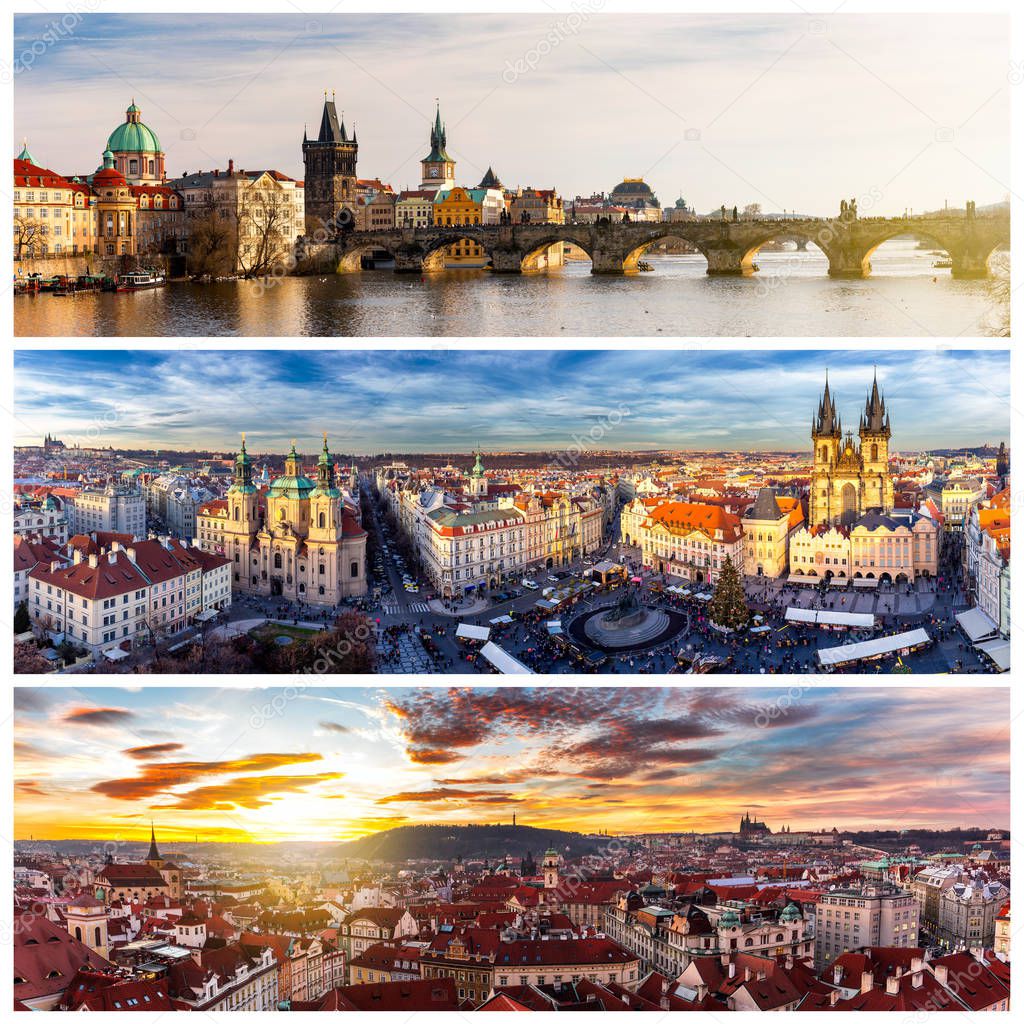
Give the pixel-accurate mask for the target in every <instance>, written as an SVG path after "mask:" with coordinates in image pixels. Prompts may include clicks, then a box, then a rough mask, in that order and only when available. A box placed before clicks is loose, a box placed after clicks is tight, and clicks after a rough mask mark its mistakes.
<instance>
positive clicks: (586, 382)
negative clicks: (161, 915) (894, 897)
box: [14, 350, 1010, 674]
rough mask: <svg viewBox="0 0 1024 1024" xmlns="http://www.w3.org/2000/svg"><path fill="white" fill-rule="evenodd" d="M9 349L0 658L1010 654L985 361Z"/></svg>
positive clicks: (998, 451) (775, 663) (431, 667)
mask: <svg viewBox="0 0 1024 1024" xmlns="http://www.w3.org/2000/svg"><path fill="white" fill-rule="evenodd" d="M872 359H876V360H877V363H876V364H874V365H873V364H872V362H871V360H872ZM15 366H16V382H15V389H16V394H17V396H18V402H17V407H16V413H17V418H18V427H17V429H18V431H19V432H20V436H18V437H17V438H16V446H15V465H14V472H15V489H16V494H17V506H16V511H15V541H16V543H15V605H16V616H17V622H16V634H17V637H18V642H17V644H16V646H15V667H16V669H17V670H18V671H19V672H38V671H58V672H59V671H72V672H75V673H76V674H78V673H81V672H83V671H87V672H96V671H102V672H112V671H117V672H131V673H138V672H142V673H153V672H158V673H167V672H170V673H179V672H189V673H212V672H231V673H238V672H258V673H263V672H275V673H294V672H308V673H325V672H329V673H351V672H386V673H408V672H412V673H423V672H442V673H478V674H479V673H484V674H488V673H495V672H496V673H533V672H535V673H544V674H546V673H578V672H594V673H637V672H658V673H663V672H682V673H714V672H757V673H772V672H801V673H806V672H810V673H821V672H869V673H878V672H931V673H934V672H959V673H992V672H1000V671H1005V670H1006V669H1007V668H1008V667H1009V658H1010V642H1009V635H1010V598H1009V577H1010V569H1009V546H1010V505H1009V493H1010V492H1009V476H1010V459H1009V454H1008V445H1007V439H1008V436H1009V435H1008V428H1009V416H1008V410H1007V403H1008V400H1009V360H1008V356H1007V355H1006V353H1003V352H998V351H994V352H958V351H947V352H934V351H931V352H902V353H893V352H884V351H871V352H868V353H861V352H860V351H855V352H851V351H849V350H841V351H828V352H819V351H813V352H788V353H784V352H749V351H748V352H740V351H734V352H729V353H724V352H708V353H698V352H666V351H631V352H608V351H585V352H580V351H566V352H546V351H533V352H526V351H490V352H446V353H438V352H403V351H395V352H386V351H370V352H351V351H346V352H334V351H329V352H289V353H280V352H274V351H245V352H237V351H235V352H231V353H222V352H216V353H211V352H205V351H204V352H191V353H182V352H173V351H160V352H154V351H147V352H130V351H124V350H119V351H110V352H81V351H66V350H65V351H59V352H58V351H48V352H38V351H37V352H29V351H23V352H19V353H17V356H16V361H15ZM766 379H771V380H772V381H773V388H772V391H771V392H766V391H765V389H764V386H763V382H764V381H765V380H766ZM71 392H73V393H74V396H75V398H74V401H72V402H70V403H67V402H65V401H64V398H63V396H65V395H69V394H70V393H71ZM210 394H214V395H216V396H217V400H216V403H215V404H214V405H209V404H204V397H205V396H207V395H210ZM952 404H955V406H956V408H957V410H958V414H957V416H956V418H955V419H951V418H948V417H945V418H944V416H943V410H944V409H948V408H950V407H951V405H952ZM198 410H204V411H203V412H202V413H201V414H199V415H196V413H197V411H198Z"/></svg>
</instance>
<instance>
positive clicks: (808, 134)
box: [14, 0, 1013, 215]
mask: <svg viewBox="0 0 1024 1024" xmlns="http://www.w3.org/2000/svg"><path fill="white" fill-rule="evenodd" d="M521 6H522V7H523V8H527V7H532V8H533V10H534V11H535V12H536V13H526V11H525V10H524V11H523V13H520V14H510V13H501V12H486V13H484V12H482V11H480V9H479V5H466V4H463V5H462V11H461V13H449V14H443V13H438V14H417V15H409V14H397V15H390V14H386V13H383V12H382V11H380V10H379V9H375V10H373V11H372V13H362V14H360V13H356V12H354V11H352V10H351V9H350V8H349V5H348V4H346V5H345V7H344V9H343V10H341V11H338V12H337V13H330V14H322V13H318V12H316V11H309V12H305V11H303V10H297V9H296V5H287V4H282V5H281V9H282V11H285V12H287V13H284V14H282V15H267V16H264V15H255V14H251V13H248V12H237V11H236V12H233V13H228V14H222V13H217V12H200V11H197V12H194V13H188V14H181V15H154V14H120V13H107V12H105V11H104V12H96V13H88V14H85V15H83V16H82V17H81V18H79V17H78V15H77V14H73V15H67V14H66V12H62V13H65V15H66V16H65V19H64V20H65V22H66V23H67V27H66V29H65V30H64V31H62V32H60V33H57V34H56V37H55V41H54V42H52V43H50V44H49V45H46V44H45V43H44V41H45V40H46V39H47V31H48V28H49V26H50V25H51V23H53V22H54V21H55V15H54V14H41V13H33V14H31V15H21V16H19V17H18V18H16V19H15V33H14V56H15V65H14V67H15V75H14V82H15V110H14V132H15V140H16V145H17V146H18V147H19V148H20V145H21V139H22V137H23V136H27V138H28V140H29V146H30V149H31V152H32V154H33V156H34V157H35V159H36V160H37V161H39V162H40V163H42V164H43V165H44V166H46V167H49V168H52V169H54V170H56V171H58V172H61V173H66V174H88V173H91V172H92V171H93V170H94V169H95V168H96V167H97V166H98V165H99V164H100V162H101V154H102V152H103V148H104V145H105V144H106V140H107V137H108V136H109V134H110V133H111V132H112V131H113V129H114V128H115V127H116V126H117V125H118V124H119V123H120V122H122V121H123V120H124V112H125V108H126V107H127V106H128V104H129V103H130V102H132V100H133V99H134V100H135V102H136V103H137V104H138V105H139V107H141V109H142V117H143V120H144V121H145V123H146V124H147V125H148V126H149V127H151V128H152V129H153V130H154V131H155V132H156V133H157V135H158V137H159V138H160V141H161V143H162V145H163V148H164V150H165V152H166V154H167V169H168V173H169V174H170V175H171V176H172V177H173V176H177V175H180V174H181V173H183V172H184V171H195V170H198V169H204V170H213V169H214V168H217V167H219V168H226V167H227V163H228V160H229V159H234V161H235V166H236V167H246V168H253V167H260V168H265V167H274V168H276V169H278V170H281V171H284V172H285V173H286V174H289V175H291V176H293V177H302V175H303V168H302V154H301V141H302V132H303V128H304V126H308V128H309V129H310V131H311V132H314V133H315V132H316V130H317V128H318V126H319V123H320V113H321V105H322V102H323V95H324V90H325V89H328V90H334V91H335V92H336V94H337V104H338V107H339V109H340V110H342V111H344V115H345V120H346V122H347V124H348V127H349V128H350V129H351V128H352V127H353V125H354V126H355V128H356V129H357V132H358V137H359V174H360V176H362V177H367V178H371V177H380V178H381V179H383V180H384V181H386V182H389V183H390V184H392V185H393V186H394V187H395V188H396V189H401V188H406V187H409V188H415V187H416V186H417V184H418V182H419V173H420V168H419V160H420V159H421V158H422V157H424V156H425V155H426V153H427V148H428V147H427V140H428V133H429V124H430V122H431V120H432V119H433V116H434V101H435V97H438V98H439V99H440V102H441V111H442V114H443V116H444V118H445V120H446V122H447V128H448V147H447V148H448V151H449V152H450V153H451V155H452V157H453V158H454V159H455V160H456V163H457V180H458V183H459V184H461V185H470V186H473V185H476V183H477V182H479V181H480V179H481V178H482V176H483V174H484V172H485V170H486V169H487V167H488V166H489V165H490V166H493V168H494V170H495V171H496V172H497V173H498V174H499V176H500V177H501V179H502V180H503V182H504V183H505V184H506V185H508V186H516V185H523V186H526V185H533V186H535V187H537V188H551V187H554V188H556V189H558V190H559V191H560V192H561V193H562V194H563V195H565V196H568V197H570V198H571V197H573V196H575V195H577V194H582V195H590V193H591V192H592V191H594V190H598V191H608V190H610V189H611V188H612V187H613V186H614V185H615V184H616V183H617V182H619V181H621V180H622V179H623V178H624V177H640V176H642V177H644V178H645V179H646V180H647V181H648V182H649V183H651V185H652V186H653V187H654V189H655V191H656V192H657V193H658V195H659V197H660V199H661V201H662V203H663V205H666V206H667V205H671V204H672V203H673V202H674V201H675V199H676V198H677V196H679V195H682V196H684V197H685V198H686V199H687V200H688V201H689V203H690V204H691V205H693V206H695V207H696V208H697V209H698V210H700V211H702V212H707V211H710V210H712V209H717V208H718V206H719V204H721V203H725V204H726V205H728V206H730V207H731V206H732V205H733V204H738V205H739V206H740V207H742V206H744V205H745V204H747V203H752V202H758V203H761V204H762V206H763V207H764V209H765V210H771V211H776V210H777V211H781V210H794V209H796V210H799V211H800V212H806V213H813V214H825V213H834V212H837V211H838V206H839V199H840V197H850V196H859V197H861V202H860V208H861V210H862V212H865V211H866V210H867V208H868V206H869V205H870V206H871V208H872V212H874V213H884V214H896V215H899V214H902V212H903V211H904V210H905V209H906V208H908V207H910V208H913V209H914V210H926V209H937V208H940V207H941V206H942V205H943V203H945V202H946V200H949V202H950V204H951V205H956V206H961V207H962V206H963V202H964V200H965V199H968V198H973V199H975V200H976V201H977V202H978V205H979V206H983V205H985V204H986V203H989V202H995V201H999V200H1002V199H1004V198H1005V197H1006V195H1007V193H1008V192H1009V157H1010V150H1009V139H1010V135H1009V126H1010V91H1011V86H1010V83H1011V81H1012V80H1013V77H1012V74H1011V65H1010V56H1011V55H1010V51H1009V40H1010V32H1009V24H1008V18H1007V17H1006V16H1005V15H998V14H990V13H986V12H984V11H981V10H976V9H972V10H970V11H965V12H964V13H960V14H941V13H935V12H929V13H922V14H918V15H916V16H915V15H907V14H895V13H894V14H888V13H883V14H864V15H857V14H852V13H849V12H848V11H847V10H844V11H842V12H841V13H834V14H812V13H807V12H803V11H802V10H798V9H797V8H798V5H796V4H794V5H793V9H792V11H791V12H789V13H787V14H690V15H683V14H665V13H651V14H644V15H641V14H639V13H638V12H637V11H636V10H635V9H634V7H633V6H632V5H630V4H629V3H627V2H619V3H615V2H608V0H575V2H573V3H572V4H571V5H570V4H569V3H557V2H547V3H544V4H541V3H532V4H523V5H521ZM74 10H75V11H77V10H78V8H74ZM560 11H561V12H568V11H572V12H574V14H573V16H572V17H569V16H568V15H567V14H566V13H560ZM51 35H52V34H51ZM33 46H34V47H35V49H33ZM869 197H870V204H869V202H868V198H869Z"/></svg>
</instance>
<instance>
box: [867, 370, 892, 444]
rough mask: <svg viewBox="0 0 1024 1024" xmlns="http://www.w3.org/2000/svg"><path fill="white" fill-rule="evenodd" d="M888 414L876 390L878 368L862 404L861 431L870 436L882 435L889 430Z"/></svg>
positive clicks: (883, 400) (883, 401)
mask: <svg viewBox="0 0 1024 1024" xmlns="http://www.w3.org/2000/svg"><path fill="white" fill-rule="evenodd" d="M888 423H889V414H888V413H887V412H886V409H885V399H884V398H883V397H882V395H881V393H880V392H879V390H878V367H877V366H876V367H875V377H874V380H873V381H872V383H871V391H870V392H869V393H868V397H867V401H865V403H864V415H863V416H862V417H861V430H862V431H867V432H869V433H872V434H884V433H885V432H886V431H887V430H888V429H889V428H888Z"/></svg>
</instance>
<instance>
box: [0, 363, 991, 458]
mask: <svg viewBox="0 0 1024 1024" xmlns="http://www.w3.org/2000/svg"><path fill="white" fill-rule="evenodd" d="M873 364H874V365H877V367H878V378H879V382H880V384H881V386H882V389H883V391H884V392H885V394H886V396H887V398H888V400H889V408H890V411H891V416H892V423H893V445H894V448H895V449H896V450H899V449H903V450H921V449H929V448H939V447H956V446H967V445H979V444H983V443H985V442H989V443H998V442H999V441H1000V440H1009V437H1008V432H1009V409H1010V406H1009V388H1010V376H1009V365H1010V364H1009V354H1008V353H1005V352H997V351H964V350H957V351H944V350H932V351H907V352H886V351H878V350H875V349H867V348H865V349H850V350H827V351H800V352H798V351H789V352H777V351H776V352H772V351H764V352H760V351H730V350H727V349H707V350H700V349H699V348H694V349H692V350H689V351H682V352H673V351H651V350H648V351H633V352H629V351H617V350H596V351H579V350H566V351H520V350H516V349H512V348H509V349H496V350H489V351H476V352H473V351H463V350H447V351H435V350H430V351H426V350H421V351H379V350H378V351H373V350H369V351H367V350H362V351H357V350H346V351H281V350H268V351H251V350H250V351H227V350H225V351H175V352H168V351H163V352H161V351H156V352H154V351H149V350H147V351H127V350H109V351H21V352H17V353H15V413H16V417H15V424H14V433H15V442H16V443H22V444H39V443H40V441H41V438H42V437H43V435H44V434H46V433H47V432H49V433H55V434H57V435H58V436H60V437H61V438H63V440H64V441H65V442H66V443H68V444H75V443H78V444H81V445H83V446H97V445H107V444H110V445H113V446H118V447H128V448H176V449H188V448H193V447H194V448H200V449H203V448H207V449H214V450H225V451H233V450H234V449H235V448H236V447H237V444H238V436H239V434H240V432H242V431H245V432H246V436H247V437H248V439H249V450H250V451H252V452H260V451H268V452H275V451H277V452H281V451H285V450H286V449H287V446H288V444H289V443H290V441H291V439H292V438H297V439H299V447H300V449H303V450H306V451H314V450H316V449H318V448H319V445H320V442H319V437H320V435H321V433H322V432H323V431H324V430H326V431H327V432H328V434H329V435H330V438H331V446H332V448H333V449H334V450H335V451H338V452H351V453H356V454H373V453H376V452H381V451H389V450H390V451H452V450H456V451H467V450H469V449H470V448H471V447H473V446H474V445H477V444H479V445H481V446H482V447H484V448H485V449H490V450H514V451H522V450H536V449H544V450H556V449H557V450H560V449H564V448H568V447H570V446H571V445H572V444H573V443H574V440H576V441H577V442H578V439H579V438H584V439H586V438H588V437H595V436H596V437H597V438H599V440H598V441H596V442H589V443H588V447H600V448H616V449H624V450H635V449H643V448H677V449H695V450H708V449H712V450H718V449H729V450H731V449H744V450H764V449H769V450H771V449H775V450H778V449H783V450H788V451H794V450H802V449H808V448H809V447H810V439H809V425H810V419H811V414H812V412H813V411H814V409H815V408H816V406H817V402H818V398H819V396H820V393H821V389H822V386H823V384H824V378H825V370H826V367H827V368H828V372H829V379H830V381H831V383H832V387H833V390H834V392H835V394H836V395H837V397H838V401H839V405H840V410H841V412H842V414H843V418H844V422H845V423H847V424H848V425H849V426H851V427H853V428H856V425H857V417H858V415H859V412H860V408H861V407H862V405H863V402H864V398H865V395H866V393H867V390H868V389H869V387H870V385H871V374H872V366H873ZM951 410H952V411H954V414H951ZM616 421H617V422H616ZM598 426H600V427H602V428H603V433H601V432H598V433H596V435H595V434H592V433H591V432H592V431H593V430H594V429H595V428H596V427H598Z"/></svg>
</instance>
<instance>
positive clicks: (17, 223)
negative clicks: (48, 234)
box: [14, 215, 43, 260]
mask: <svg viewBox="0 0 1024 1024" xmlns="http://www.w3.org/2000/svg"><path fill="white" fill-rule="evenodd" d="M42 236H43V229H42V226H41V225H40V223H39V221H37V220H36V219H35V218H34V217H25V216H21V215H15V218H14V258H15V259H16V260H20V259H24V258H25V257H26V256H34V255H35V254H36V244H37V242H38V241H39V240H40V239H41V238H42Z"/></svg>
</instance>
